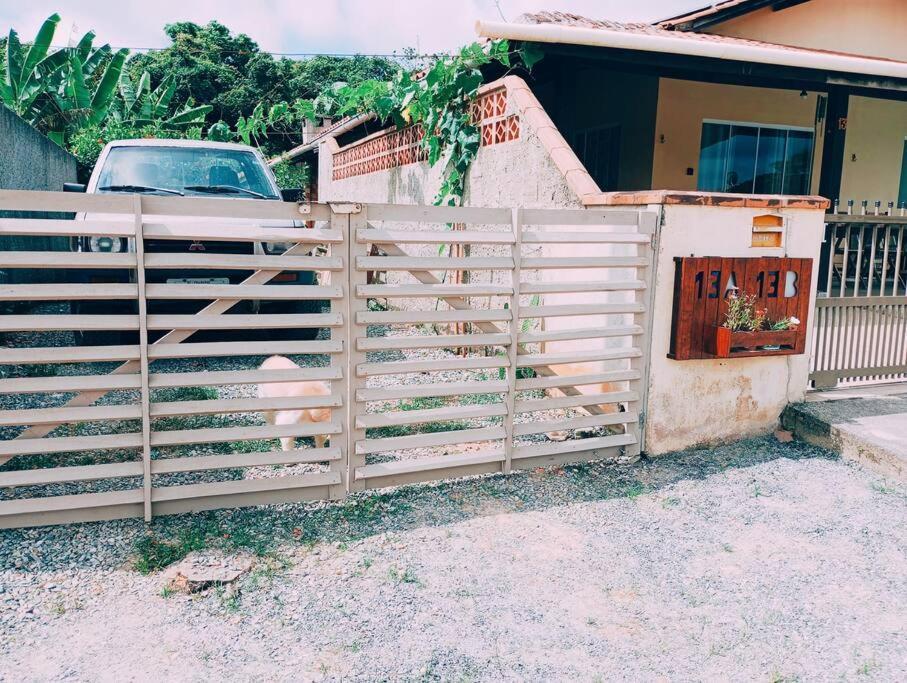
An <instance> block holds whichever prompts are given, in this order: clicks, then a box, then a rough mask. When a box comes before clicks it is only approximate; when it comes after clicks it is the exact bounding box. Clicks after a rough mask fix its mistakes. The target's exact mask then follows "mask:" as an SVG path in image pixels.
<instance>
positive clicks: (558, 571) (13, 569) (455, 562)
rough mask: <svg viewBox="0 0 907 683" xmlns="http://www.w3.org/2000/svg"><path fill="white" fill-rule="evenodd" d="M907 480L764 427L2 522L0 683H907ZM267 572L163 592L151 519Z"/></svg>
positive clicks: (165, 534) (164, 534)
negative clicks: (590, 458)
mask: <svg viewBox="0 0 907 683" xmlns="http://www.w3.org/2000/svg"><path fill="white" fill-rule="evenodd" d="M905 520H907V487H904V486H903V485H899V484H895V483H891V482H886V481H885V480H883V479H880V478H879V477H877V476H876V475H873V474H871V473H868V472H866V471H864V470H861V469H860V468H858V467H856V466H853V465H850V464H847V463H844V462H842V461H839V460H836V459H833V458H832V457H831V456H830V455H829V454H828V453H826V452H824V451H821V450H818V449H815V448H812V447H810V446H807V445H805V444H801V443H796V442H795V443H790V444H779V443H777V442H775V441H774V440H773V439H756V440H750V441H744V442H740V443H737V444H733V445H728V446H724V447H721V448H717V449H712V450H695V451H688V452H684V453H679V454H675V455H674V456H671V457H669V458H663V459H659V460H656V461H647V460H641V461H639V462H638V463H636V464H634V465H632V466H629V467H616V466H613V465H605V464H601V463H592V464H586V465H582V466H570V467H565V468H563V469H555V470H548V471H536V472H531V473H520V474H514V475H511V476H509V477H502V476H491V477H482V478H474V479H467V480H460V481H455V482H445V483H441V484H437V485H433V486H419V487H404V488H400V489H396V490H393V491H390V492H384V493H372V494H365V495H356V496H353V497H351V498H350V499H348V500H346V501H343V502H340V503H315V504H306V505H302V504H300V505H284V506H277V507H272V508H261V509H255V510H240V511H232V512H229V511H220V512H215V513H208V514H205V515H195V516H192V515H184V516H178V517H173V518H166V519H161V520H157V521H156V522H155V523H154V524H153V525H152V527H151V530H150V532H146V530H145V527H144V526H143V525H142V524H141V523H140V522H137V521H133V520H130V521H120V522H104V523H95V524H86V525H80V526H70V527H55V528H49V529H48V528H45V529H34V530H19V531H11V532H0V567H2V568H0V679H2V680H10V681H14V680H15V681H22V680H60V679H65V680H117V681H120V680H149V679H173V680H210V679H215V678H220V679H225V680H251V679H253V678H254V679H273V680H341V679H342V680H538V681H549V680H602V681H603V680H616V679H631V680H756V681H792V680H810V681H812V680H819V681H824V680H885V681H889V680H891V681H896V680H905V679H907V654H905V653H907V624H905V618H904V615H905V614H907V557H905V555H907V525H905ZM193 529H195V530H196V531H198V530H199V529H202V530H204V533H205V534H207V535H208V543H209V544H210V545H216V544H218V543H219V544H221V545H230V544H231V543H232V544H233V545H235V546H248V547H253V548H255V549H256V550H257V551H258V553H259V559H258V564H257V566H256V568H255V569H253V571H252V573H251V574H250V575H248V576H247V577H246V578H245V579H243V580H242V581H241V583H240V586H239V592H238V593H237V594H230V593H229V592H224V591H219V590H210V591H208V592H207V593H205V594H201V595H195V596H191V597H189V596H184V595H180V594H175V595H170V596H167V594H166V592H164V593H162V581H163V579H162V577H161V575H160V573H153V574H151V575H148V576H142V575H140V574H138V573H137V572H135V571H134V570H132V569H131V563H130V552H131V549H132V546H133V543H134V542H135V541H136V540H137V539H139V538H141V537H142V536H143V535H144V534H145V533H152V534H154V535H155V537H158V538H162V539H167V538H174V537H177V536H179V535H180V534H185V533H187V532H188V531H190V530H193Z"/></svg>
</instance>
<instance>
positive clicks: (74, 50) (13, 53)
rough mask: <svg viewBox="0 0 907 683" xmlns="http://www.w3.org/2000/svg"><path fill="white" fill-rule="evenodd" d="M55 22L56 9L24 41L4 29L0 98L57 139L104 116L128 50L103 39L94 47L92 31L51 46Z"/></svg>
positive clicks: (55, 26) (59, 140)
mask: <svg viewBox="0 0 907 683" xmlns="http://www.w3.org/2000/svg"><path fill="white" fill-rule="evenodd" d="M59 22H60V16H59V15H57V14H53V15H51V16H50V17H48V18H47V19H46V20H45V21H44V23H43V24H42V25H41V28H40V29H38V33H37V34H36V35H35V38H34V40H33V41H32V42H31V43H30V44H26V45H23V44H22V43H21V42H20V40H19V36H18V34H17V33H16V31H15V30H14V29H10V31H9V34H8V35H7V38H6V49H5V51H4V59H3V80H2V85H0V101H2V102H3V103H4V104H5V105H6V106H8V107H9V108H10V109H12V110H14V111H15V112H16V113H17V114H19V115H20V116H22V117H23V118H24V119H25V120H26V121H28V122H29V123H30V124H31V125H33V126H35V127H36V128H38V129H39V130H41V131H43V132H45V133H47V134H48V135H49V136H50V137H51V138H53V139H54V140H56V141H57V142H59V143H61V144H62V143H63V142H64V141H65V139H66V137H67V136H68V135H70V134H71V133H73V132H74V131H76V130H78V129H79V128H82V127H84V126H88V125H96V124H99V123H101V122H102V121H103V120H104V119H105V117H106V116H107V112H108V110H109V109H110V105H111V103H112V102H113V99H114V96H115V95H116V87H117V81H118V80H119V77H120V73H121V72H122V69H123V66H124V65H125V63H126V56H127V54H128V53H127V51H126V50H117V51H116V52H114V51H113V50H111V48H110V46H109V45H102V46H101V47H99V48H94V47H93V44H94V37H95V35H94V33H93V32H92V31H89V32H88V33H86V34H85V35H84V36H82V38H81V40H79V42H78V43H77V44H76V45H75V47H67V48H62V49H59V50H56V51H53V52H51V51H50V46H51V44H52V43H53V39H54V34H55V33H56V30H57V24H59Z"/></svg>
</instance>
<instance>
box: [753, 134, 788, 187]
mask: <svg viewBox="0 0 907 683" xmlns="http://www.w3.org/2000/svg"><path fill="white" fill-rule="evenodd" d="M786 143H787V131H786V130H780V129H778V128H761V129H760V130H759V153H758V154H757V156H756V184H755V188H754V190H753V191H754V192H755V193H756V194H781V191H782V180H783V179H784V148H785V147H786Z"/></svg>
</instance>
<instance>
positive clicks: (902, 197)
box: [898, 138, 907, 207]
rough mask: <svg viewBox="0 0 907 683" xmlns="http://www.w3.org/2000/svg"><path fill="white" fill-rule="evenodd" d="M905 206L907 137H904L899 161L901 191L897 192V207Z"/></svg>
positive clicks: (906, 195) (906, 203)
mask: <svg viewBox="0 0 907 683" xmlns="http://www.w3.org/2000/svg"><path fill="white" fill-rule="evenodd" d="M901 206H907V138H904V157H903V159H902V161H901V191H900V192H899V193H898V207H901Z"/></svg>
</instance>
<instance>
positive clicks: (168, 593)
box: [161, 586, 176, 599]
mask: <svg viewBox="0 0 907 683" xmlns="http://www.w3.org/2000/svg"><path fill="white" fill-rule="evenodd" d="M175 592H176V591H174V590H173V589H172V588H171V587H170V586H164V587H163V588H161V597H162V598H165V599H166V598H172V597H173V594H174V593H175Z"/></svg>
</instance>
